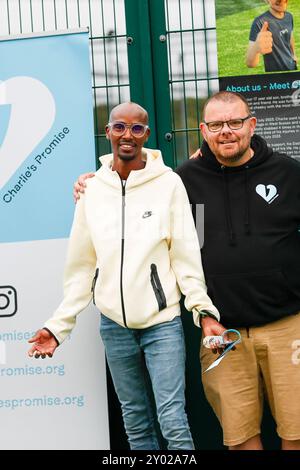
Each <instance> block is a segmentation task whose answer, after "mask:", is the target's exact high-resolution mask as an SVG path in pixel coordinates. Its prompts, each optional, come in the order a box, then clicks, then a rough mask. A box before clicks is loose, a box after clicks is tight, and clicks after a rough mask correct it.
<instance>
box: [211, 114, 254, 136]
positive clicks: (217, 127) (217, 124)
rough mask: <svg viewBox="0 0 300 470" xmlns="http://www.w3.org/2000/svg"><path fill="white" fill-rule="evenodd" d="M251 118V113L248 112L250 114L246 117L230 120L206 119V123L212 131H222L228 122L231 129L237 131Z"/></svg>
mask: <svg viewBox="0 0 300 470" xmlns="http://www.w3.org/2000/svg"><path fill="white" fill-rule="evenodd" d="M250 118H251V114H248V116H246V117H244V118H238V119H229V121H211V122H205V121H204V124H206V126H207V128H208V130H209V131H210V132H220V131H221V130H222V129H223V127H224V124H227V126H228V127H229V129H231V130H232V131H237V130H238V129H241V128H242V127H243V125H244V122H245V121H247V119H250Z"/></svg>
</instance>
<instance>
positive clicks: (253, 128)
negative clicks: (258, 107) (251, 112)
mask: <svg viewBox="0 0 300 470" xmlns="http://www.w3.org/2000/svg"><path fill="white" fill-rule="evenodd" d="M256 123H257V119H256V117H254V116H251V118H250V126H251V137H252V136H253V134H254V133H255V128H256Z"/></svg>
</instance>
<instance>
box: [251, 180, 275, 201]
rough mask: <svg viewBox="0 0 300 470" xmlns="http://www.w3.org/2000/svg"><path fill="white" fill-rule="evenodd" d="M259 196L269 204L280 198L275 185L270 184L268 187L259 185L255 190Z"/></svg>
mask: <svg viewBox="0 0 300 470" xmlns="http://www.w3.org/2000/svg"><path fill="white" fill-rule="evenodd" d="M255 190H256V192H257V194H259V196H261V197H262V198H263V199H264V200H265V201H267V203H268V204H271V202H273V201H274V199H276V197H278V196H279V194H278V193H277V188H276V186H274V185H273V184H268V185H267V186H266V185H264V184H258V185H257V186H256V188H255Z"/></svg>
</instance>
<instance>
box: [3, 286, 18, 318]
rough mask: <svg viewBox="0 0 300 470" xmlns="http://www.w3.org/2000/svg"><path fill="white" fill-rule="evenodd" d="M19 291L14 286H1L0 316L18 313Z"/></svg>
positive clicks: (10, 315)
mask: <svg viewBox="0 0 300 470" xmlns="http://www.w3.org/2000/svg"><path fill="white" fill-rule="evenodd" d="M17 308H18V304H17V291H16V289H15V288H14V287H12V286H0V317H12V316H13V315H15V313H17Z"/></svg>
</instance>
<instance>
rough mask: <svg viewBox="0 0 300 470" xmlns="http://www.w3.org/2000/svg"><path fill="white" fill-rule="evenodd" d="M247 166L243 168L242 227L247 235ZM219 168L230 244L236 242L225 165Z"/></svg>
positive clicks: (248, 223) (248, 226) (249, 227)
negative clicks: (243, 202)
mask: <svg viewBox="0 0 300 470" xmlns="http://www.w3.org/2000/svg"><path fill="white" fill-rule="evenodd" d="M248 168H249V167H248V166H245V167H244V169H243V171H244V184H245V217H244V227H245V234H247V235H248V234H250V233H251V226H250V202H249V199H250V198H249V182H248ZM221 170H222V178H223V189H224V205H225V215H226V223H227V229H228V234H229V244H230V245H235V244H236V234H235V232H234V229H233V223H232V216H231V204H230V195H229V186H228V179H227V173H226V167H225V166H224V165H223V166H221Z"/></svg>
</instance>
